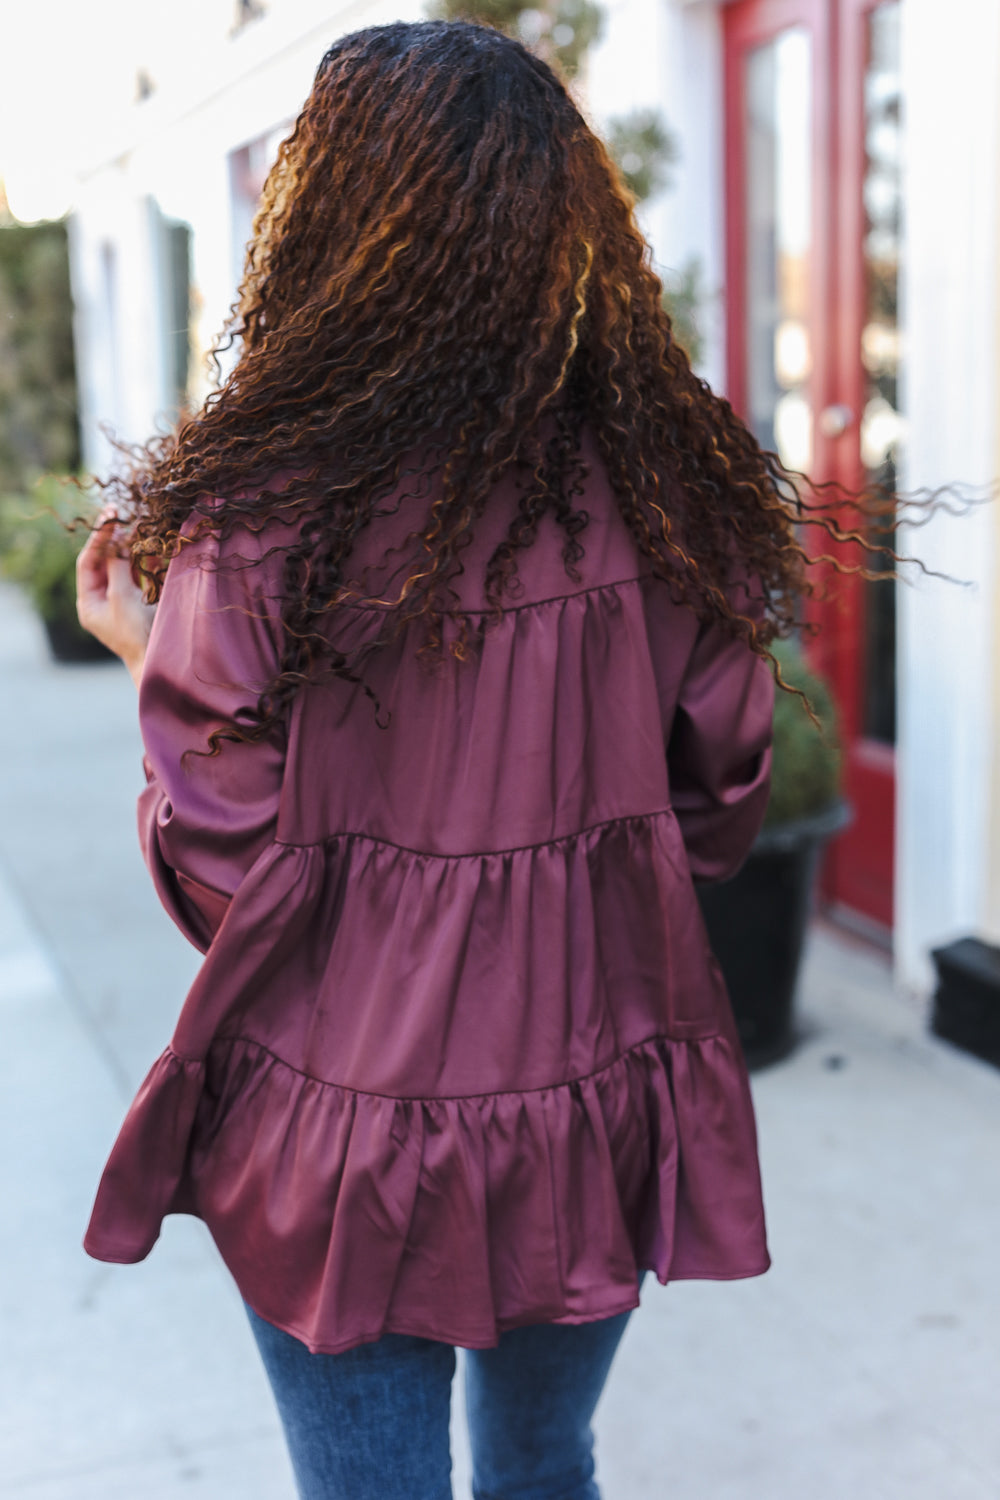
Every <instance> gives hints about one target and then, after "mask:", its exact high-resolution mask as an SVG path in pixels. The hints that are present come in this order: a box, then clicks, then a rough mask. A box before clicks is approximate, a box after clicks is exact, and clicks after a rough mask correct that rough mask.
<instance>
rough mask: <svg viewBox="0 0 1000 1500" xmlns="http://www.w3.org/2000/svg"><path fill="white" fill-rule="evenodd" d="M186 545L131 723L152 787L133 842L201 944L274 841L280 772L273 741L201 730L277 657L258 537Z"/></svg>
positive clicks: (216, 724) (159, 615)
mask: <svg viewBox="0 0 1000 1500" xmlns="http://www.w3.org/2000/svg"><path fill="white" fill-rule="evenodd" d="M232 551H233V552H234V554H236V556H234V557H232V558H226V559H225V560H224V561H223V562H222V563H221V564H220V561H219V556H218V543H217V541H216V539H215V538H214V537H207V538H203V539H200V540H198V541H197V542H194V543H191V544H189V545H188V546H186V547H185V548H183V550H182V551H181V552H180V553H179V554H178V555H177V557H175V558H174V559H173V560H172V561H171V563H170V567H169V569H168V571H167V577H166V580H165V582H164V586H163V590H162V594H161V598H160V602H159V605H158V607H157V612H156V618H155V621H154V624H153V631H152V635H151V637H150V642H149V648H148V652H147V655H146V661H145V665H144V668H143V674H142V683H141V687H140V694H139V720H140V727H141V730H142V737H143V743H144V745H145V749H146V758H145V768H146V775H147V779H148V785H147V787H146V789H145V790H144V791H143V793H142V794H141V796H140V798H139V810H138V812H139V837H140V842H141V845H142V851H143V855H144V857H145V860H146V863H147V864H148V866H149V869H150V873H151V874H152V876H153V880H154V883H155V885H156V888H157V892H158V894H159V896H160V899H161V901H162V902H163V904H164V906H165V907H166V909H167V911H168V912H169V913H170V915H171V916H172V917H173V919H174V921H175V922H176V923H177V925H178V926H179V927H180V929H181V931H182V932H183V933H184V934H185V936H186V937H188V938H189V939H190V941H191V942H192V943H194V944H195V946H196V947H198V948H200V949H201V950H202V952H204V951H206V949H207V948H208V946H209V944H210V943H211V940H212V938H213V936H214V935H215V932H216V931H217V930H218V927H219V925H220V923H221V922H222V919H223V917H224V916H225V913H226V910H227V907H228V905H229V902H230V900H231V898H232V896H233V894H234V893H235V891H236V889H237V887H238V885H239V884H240V881H241V880H242V879H243V877H244V876H245V874H246V873H247V871H248V870H249V869H250V867H251V866H252V865H253V863H254V862H255V860H256V859H257V858H258V856H259V855H260V854H261V853H262V852H263V850H264V849H266V848H267V847H268V845H269V844H270V843H271V841H272V839H273V837H274V831H275V826H276V821H277V814H278V802H279V797H280V792H281V782H282V772H283V747H282V745H281V744H280V743H279V740H278V738H277V737H274V738H268V739H265V740H262V741H259V742H257V743H255V744H247V743H231V742H226V743H224V744H223V746H222V749H221V752H220V753H219V754H218V755H216V756H209V755H206V754H201V753H198V752H203V751H205V750H207V748H208V744H207V742H208V737H209V735H210V734H211V733H212V732H213V730H215V729H218V728H220V727H221V726H223V725H225V724H227V723H231V722H232V719H233V716H234V714H235V713H236V711H237V710H238V709H240V708H252V707H253V706H255V704H256V702H257V697H258V694H259V692H260V691H261V689H263V688H264V687H266V686H267V685H268V684H269V683H270V682H271V681H272V679H273V677H274V675H275V672H276V669H277V663H278V639H279V636H278V625H277V620H276V607H275V605H274V603H273V601H271V600H269V598H268V596H267V588H266V572H267V569H266V568H265V567H264V566H262V565H261V563H260V561H259V556H260V544H259V539H257V538H254V537H251V536H249V535H248V536H247V538H246V543H245V544H244V543H243V541H242V539H241V541H240V542H239V544H238V545H234V546H233V548H232Z"/></svg>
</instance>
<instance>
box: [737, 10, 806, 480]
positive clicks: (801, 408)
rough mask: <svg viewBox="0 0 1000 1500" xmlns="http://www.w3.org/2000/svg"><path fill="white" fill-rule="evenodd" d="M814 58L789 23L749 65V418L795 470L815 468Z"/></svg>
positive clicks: (753, 52) (757, 432)
mask: <svg viewBox="0 0 1000 1500" xmlns="http://www.w3.org/2000/svg"><path fill="white" fill-rule="evenodd" d="M811 73H812V59H811V44H810V38H809V34H808V32H807V31H806V29H805V27H803V26H791V27H788V28H787V29H786V30H785V31H782V32H780V33H779V35H778V36H776V37H774V38H773V39H771V40H770V41H767V42H764V43H762V44H761V45H760V46H757V47H754V48H753V49H752V50H751V51H750V53H749V55H748V57H747V63H746V143H747V144H746V152H747V160H746V171H747V175H746V226H747V256H746V267H747V281H746V320H747V327H746V348H747V412H748V419H749V423H750V426H751V428H752V429H753V432H754V435H755V437H756V438H757V440H758V442H760V443H761V445H762V446H763V447H765V448H768V449H771V450H773V451H776V452H777V453H779V454H780V456H781V459H782V462H783V463H784V464H785V466H786V467H787V468H790V469H802V470H805V469H808V468H809V466H810V464H811V462H812V420H813V418H812V404H811V400H810V395H809V376H810V374H811V372H812V349H811V341H810V328H809V288H810V280H811V277H810V270H811V257H810V252H811V240H812V234H811V223H812V161H811V156H810V150H809V141H810V121H811V117H812V87H811V84H812V79H811Z"/></svg>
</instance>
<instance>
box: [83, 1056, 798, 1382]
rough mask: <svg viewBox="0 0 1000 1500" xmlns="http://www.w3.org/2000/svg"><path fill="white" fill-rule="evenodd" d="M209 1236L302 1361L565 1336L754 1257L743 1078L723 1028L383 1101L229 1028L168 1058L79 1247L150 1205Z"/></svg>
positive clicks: (113, 1248)
mask: <svg viewBox="0 0 1000 1500" xmlns="http://www.w3.org/2000/svg"><path fill="white" fill-rule="evenodd" d="M178 1212H179V1213H193V1214H196V1215H197V1216H198V1217H200V1218H201V1219H203V1220H204V1221H205V1223H206V1224H207V1225H208V1228H209V1230H210V1231H211V1233H212V1236H213V1238H214V1239H215V1241H216V1244H217V1245H218V1247H219V1250H220V1252H221V1254H222V1257H223V1259H224V1261H225V1262H226V1264H227V1266H228V1267H229V1269H230V1271H231V1272H232V1274H233V1276H234V1278H235V1280H236V1283H237V1285H238V1287H239V1289H240V1292H241V1293H242V1295H243V1297H244V1298H245V1299H246V1301H247V1302H249V1303H250V1305H251V1306H252V1307H253V1308H254V1309H255V1310H256V1311H257V1312H258V1313H259V1314H260V1315H261V1316H262V1317H264V1318H266V1319H267V1320H268V1321H270V1322H272V1323H275V1324H276V1325H277V1326H278V1327H280V1328H284V1329H285V1330H286V1331H287V1332H289V1333H292V1334H293V1335H294V1336H295V1337H297V1338H299V1339H301V1340H302V1341H303V1342H305V1343H306V1344H307V1345H308V1346H309V1348H310V1349H312V1350H314V1351H316V1352H324V1353H336V1352H340V1351H342V1350H345V1349H348V1348H351V1347H353V1346H354V1345H356V1344H361V1343H365V1342H368V1341H370V1340H373V1339H376V1338H378V1337H380V1336H381V1335H382V1334H383V1333H388V1332H393V1333H408V1334H416V1335H419V1336H421V1337H425V1338H433V1339H439V1340H442V1341H444V1342H447V1343H452V1344H457V1345H462V1346H465V1347H468V1348H485V1347H490V1346H492V1345H494V1344H495V1343H496V1342H497V1339H498V1337H499V1335H500V1333H502V1332H503V1331H504V1330H505V1329H508V1328H512V1327H516V1326H518V1325H521V1324H525V1323H543V1322H555V1323H579V1322H589V1321H593V1320H594V1319H597V1318H602V1317H607V1316H611V1315H612V1314H613V1313H617V1312H621V1311H624V1310H626V1309H627V1308H630V1307H634V1306H635V1305H636V1302H637V1296H636V1283H637V1276H638V1271H639V1269H642V1268H645V1269H649V1270H652V1271H654V1272H655V1274H656V1276H657V1277H658V1279H659V1280H660V1281H661V1282H667V1281H669V1280H678V1279H692V1278H698V1279H702V1278H703V1279H711V1280H730V1279H736V1278H740V1277H746V1276H755V1275H759V1274H760V1273H761V1272H763V1271H765V1270H766V1269H767V1266H768V1264H769V1260H768V1254H767V1248H766V1241H765V1233H764V1216H763V1206H762V1201H761V1190H760V1178H759V1172H758V1166H757V1155H756V1136H755V1129H754V1120H753V1111H752V1106H751V1101H750V1095H749V1088H748V1085H747V1079H746V1071H745V1068H744V1066H743V1062H742V1058H741V1057H740V1056H739V1053H738V1049H737V1046H736V1044H735V1043H734V1042H733V1041H732V1040H731V1039H730V1038H729V1037H727V1036H714V1037H709V1038H703V1039H698V1040H690V1041H677V1040H673V1039H667V1038H662V1037H655V1038H651V1039H649V1040H647V1041H644V1042H642V1043H640V1044H639V1045H637V1046H634V1047H632V1048H631V1049H629V1050H628V1051H627V1052H625V1053H623V1054H622V1055H621V1056H620V1057H618V1058H616V1059H615V1060H614V1061H613V1062H612V1063H610V1064H609V1065H608V1066H606V1067H603V1068H602V1069H600V1070H599V1071H596V1072H594V1073H591V1074H590V1075H589V1076H587V1077H585V1078H576V1079H573V1080H571V1081H568V1082H564V1083H559V1084H556V1085H554V1086H552V1087H548V1088H539V1089H534V1090H530V1091H527V1092H522V1093H494V1094H484V1095H479V1096H472V1097H462V1098H454V1099H400V1098H390V1097H386V1096H382V1095H378V1094H371V1093H361V1092H358V1091H355V1090H353V1089H349V1088H344V1087H341V1086H340V1085H337V1084H332V1083H326V1082H322V1081H320V1080H318V1079H315V1078H312V1077H310V1076H308V1075H307V1074H305V1073H302V1072H299V1071H298V1070H296V1069H295V1068H293V1067H291V1066H289V1065H288V1064H287V1063H285V1062H284V1061H282V1060H281V1059H280V1058H278V1057H276V1056H275V1055H274V1054H273V1053H271V1052H269V1051H268V1050H267V1049H266V1048H264V1047H262V1046H261V1045H260V1044H259V1043H257V1042H255V1041H252V1040H249V1039H246V1038H227V1039H221V1040H219V1041H217V1042H216V1043H215V1044H214V1046H213V1048H212V1050H211V1052H210V1054H209V1057H208V1060H207V1061H206V1062H199V1061H192V1060H188V1059H184V1058H181V1057H178V1056H177V1055H176V1054H175V1053H174V1052H172V1051H169V1050H168V1051H167V1052H165V1053H164V1054H163V1055H162V1057H161V1058H160V1059H159V1060H158V1061H157V1063H156V1064H155V1065H154V1067H153V1068H152V1069H151V1071H150V1074H149V1076H148V1077H147V1079H146V1081H145V1083H144V1085H143V1087H142V1089H141V1090H140V1092H139V1094H138V1096H137V1098H136V1100H135V1103H134V1104H133V1106H132V1109H131V1111H130V1112H129V1115H128V1117H127V1119H126V1121H125V1124H124V1126H123V1128H122V1131H121V1133H120V1135H119V1138H118V1140H117V1142H116V1144H115V1147H114V1150H113V1152H112V1154H111V1157H110V1160H109V1162H108V1165H107V1167H106V1169H105V1172H104V1176H103V1178H102V1180H101V1184H100V1188H99V1190H98V1195H97V1201H96V1203H95V1206H94V1211H93V1215H92V1217H91V1221H90V1226H89V1228H88V1231H87V1235H86V1238H85V1241H84V1245H85V1248H86V1250H87V1251H88V1253H89V1254H91V1255H93V1256H94V1257H95V1258H96V1259H98V1260H106V1261H120V1262H132V1261H137V1260H142V1259H143V1258H144V1257H145V1256H146V1255H147V1254H148V1253H149V1251H150V1250H151V1248H152V1246H153V1244H154V1243H155V1241H156V1239H157V1237H158V1234H159V1231H160V1225H161V1221H162V1219H163V1217H164V1216H165V1215H166V1214H168V1213H178Z"/></svg>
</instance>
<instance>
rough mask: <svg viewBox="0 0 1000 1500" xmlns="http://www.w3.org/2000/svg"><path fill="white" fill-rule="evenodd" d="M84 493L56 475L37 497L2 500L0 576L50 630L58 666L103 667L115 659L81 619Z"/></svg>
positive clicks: (43, 482) (38, 490) (39, 489)
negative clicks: (18, 589) (20, 590)
mask: <svg viewBox="0 0 1000 1500" xmlns="http://www.w3.org/2000/svg"><path fill="white" fill-rule="evenodd" d="M74 498H75V499H76V500H77V501H79V498H80V497H79V493H78V491H76V490H75V489H71V488H69V487H68V486H67V485H66V482H65V481H64V480H61V479H60V478H59V477H58V476H56V475H46V476H45V477H44V478H43V479H42V480H40V481H39V483H38V486H37V487H36V490H35V493H34V495H33V496H32V497H31V498H30V499H29V498H27V497H26V496H22V495H8V496H4V497H3V498H2V499H0V573H2V574H3V575H4V576H5V577H7V578H11V579H13V580H14V582H15V583H19V584H21V585H22V586H23V587H24V588H25V589H26V590H27V593H28V595H29V597H30V599H31V601H32V603H33V604H34V606H35V608H36V609H37V611H38V613H39V615H40V616H41V619H42V624H43V625H44V627H45V633H46V635H47V637H48V642H49V647H50V650H51V652H52V655H53V656H54V657H55V659H56V660H57V661H67V662H69V661H74V662H75V661H100V660H104V659H111V657H112V653H111V652H110V651H108V650H107V648H106V647H105V646H102V645H101V643H100V642H99V641H97V640H95V639H94V637H93V636H92V635H88V633H87V631H85V630H84V629H83V628H82V626H81V625H80V623H79V621H78V620H77V617H76V573H75V570H76V557H77V553H78V552H79V551H80V547H81V545H82V540H81V537H80V535H79V532H78V529H77V528H74V525H73V522H74V519H75V518H76V517H77V515H78V514H79V509H80V507H79V504H76V505H74V504H73V499H74Z"/></svg>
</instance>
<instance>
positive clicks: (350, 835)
mask: <svg viewBox="0 0 1000 1500" xmlns="http://www.w3.org/2000/svg"><path fill="white" fill-rule="evenodd" d="M674 816H675V813H674V809H673V808H672V807H670V806H667V807H657V808H654V809H653V810H652V811H651V812H637V813H618V814H616V816H615V817H613V818H603V819H602V820H601V821H600V822H599V823H588V824H587V826H586V828H577V829H574V831H573V832H572V833H561V834H559V835H558V836H557V837H556V838H551V839H538V840H537V841H536V842H535V843H533V844H510V845H508V846H507V847H506V848H503V849H466V850H463V851H462V852H461V853H460V854H443V853H441V852H440V851H439V850H436V849H414V848H413V847H412V845H410V844H398V843H396V841H395V840H394V839H384V838H379V836H378V835H377V834H374V833H364V832H363V831H362V830H361V829H350V828H347V829H343V830H342V831H341V832H340V833H327V834H324V835H323V837H322V838H321V839H314V840H312V841H310V842H309V843H305V844H297V843H293V842H292V840H290V839H275V840H274V845H275V847H276V848H278V849H322V847H323V846H324V844H335V843H337V842H338V840H340V839H363V840H364V841H365V842H366V843H369V844H381V845H383V846H384V847H385V848H386V849H398V850H399V852H400V853H401V854H416V855H419V856H420V857H421V858H422V859H442V860H447V859H488V858H490V857H491V856H493V855H497V854H526V853H529V852H530V851H531V850H532V849H551V848H552V847H553V846H554V845H556V844H568V843H571V842H572V840H573V839H580V838H583V837H584V836H585V835H586V834H588V833H595V832H596V831H597V830H598V829H600V828H611V827H612V826H613V825H614V824H615V823H650V822H652V820H653V819H654V818H663V817H674Z"/></svg>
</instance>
